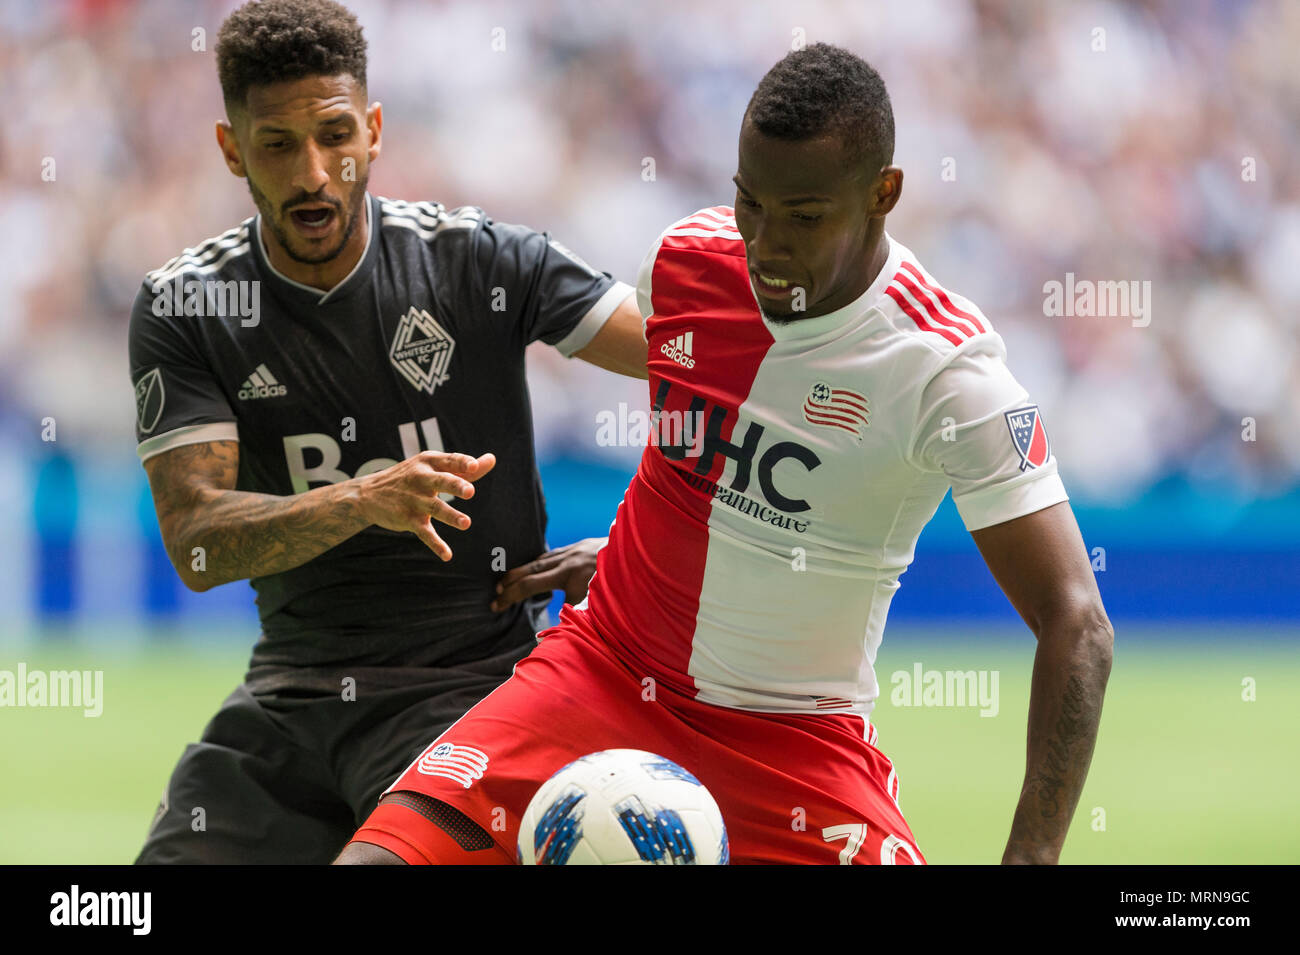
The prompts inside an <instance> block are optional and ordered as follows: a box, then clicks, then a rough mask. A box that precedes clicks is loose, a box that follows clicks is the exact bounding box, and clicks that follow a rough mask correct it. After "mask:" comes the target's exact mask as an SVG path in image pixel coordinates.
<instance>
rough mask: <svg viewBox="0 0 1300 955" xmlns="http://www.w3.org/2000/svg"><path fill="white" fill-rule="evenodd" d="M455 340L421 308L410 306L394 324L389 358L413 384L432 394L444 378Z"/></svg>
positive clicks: (445, 377)
mask: <svg viewBox="0 0 1300 955" xmlns="http://www.w3.org/2000/svg"><path fill="white" fill-rule="evenodd" d="M455 348H456V341H455V339H453V338H452V337H451V336H450V335H449V334H447V330H446V329H445V328H443V327H442V326H441V325H439V324H438V323H437V321H435V320H434V317H433V316H432V315H430V314H429V313H428V312H426V311H424V310H423V309H417V308H416V307H415V306H414V305H412V306H411V307H410V308H409V309H407V311H406V314H405V315H403V316H402V319H401V321H399V322H398V323H397V332H396V333H395V334H394V335H393V344H392V346H391V347H390V348H389V349H388V357H389V358H390V359H391V360H392V362H393V367H394V368H396V369H397V370H398V371H399V372H400V373H401V375H402V377H403V378H405V379H406V380H407V381H409V382H410V383H411V385H412V386H413V387H415V388H416V389H418V390H420V391H427V392H428V393H429V394H433V389H434V388H436V387H438V386H439V385H441V384H443V383H445V382H446V381H447V368H448V366H449V365H450V364H451V353H452V352H453V351H454V350H455Z"/></svg>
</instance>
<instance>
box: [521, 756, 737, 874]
mask: <svg viewBox="0 0 1300 955" xmlns="http://www.w3.org/2000/svg"><path fill="white" fill-rule="evenodd" d="M517 852H518V857H519V862H520V864H522V865H726V864H727V862H728V860H729V857H730V851H729V849H728V847H727V827H726V825H725V824H724V823H723V821H722V813H721V812H719V811H718V804H717V803H716V802H714V801H713V797H712V796H711V795H709V791H708V790H707V789H705V788H704V786H703V785H702V784H701V783H700V781H699V780H698V779H696V778H695V777H694V776H692V775H691V774H690V773H688V772H687V771H686V770H684V769H682V767H680V766H678V765H677V764H676V763H674V762H673V761H672V760H670V759H665V758H664V757H662V756H656V755H655V754H654V753H646V752H643V751H641V750H639V749H607V750H604V751H603V752H600V753H592V754H590V755H589V756H583V757H582V758H581V759H577V760H574V761H573V762H572V763H569V765H567V766H565V767H564V768H563V769H561V770H560V771H559V772H557V773H556V774H555V775H554V776H552V777H551V778H550V779H548V780H547V781H546V782H545V783H543V784H542V786H541V788H540V789H538V790H537V793H536V794H535V795H534V796H533V798H532V801H531V802H529V804H528V808H527V809H525V810H524V817H523V819H522V820H521V822H520V824H519V843H518V846H517Z"/></svg>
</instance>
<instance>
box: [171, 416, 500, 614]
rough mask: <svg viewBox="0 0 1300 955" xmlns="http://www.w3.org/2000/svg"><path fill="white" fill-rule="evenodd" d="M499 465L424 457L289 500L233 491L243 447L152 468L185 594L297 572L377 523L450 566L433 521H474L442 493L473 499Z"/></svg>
mask: <svg viewBox="0 0 1300 955" xmlns="http://www.w3.org/2000/svg"><path fill="white" fill-rule="evenodd" d="M495 465H496V458H495V457H494V456H493V455H491V454H485V455H481V456H480V457H478V458H474V457H471V456H470V455H466V454H455V453H447V452H442V451H422V452H420V453H419V454H416V455H413V456H412V457H409V458H407V459H406V460H405V461H401V462H399V463H397V464H395V465H393V466H391V467H388V468H385V469H383V470H382V471H377V472H374V473H373V474H368V475H365V476H364V477H358V478H352V479H351V480H349V481H343V482H340V483H338V484H330V485H326V486H325V487H319V488H315V489H313V490H310V491H305V492H303V493H301V494H294V495H292V496H288V497H282V496H279V495H275V494H258V493H254V492H249V491H238V490H235V481H236V478H237V476H238V472H239V442H237V441H213V442H209V443H206V444H193V445H185V446H182V447H179V448H175V449H173V450H171V451H168V452H166V453H165V454H162V455H158V456H157V457H156V458H151V459H150V460H149V461H147V462H146V463H145V470H146V471H147V472H148V474H149V484H150V487H151V489H152V490H153V498H154V507H155V509H156V510H157V512H158V525H159V527H160V529H161V530H162V536H163V543H164V544H165V546H166V547H167V553H168V556H169V557H171V560H172V564H173V565H174V566H175V567H176V571H177V573H179V574H180V576H181V579H182V580H183V581H184V582H185V584H186V586H187V587H190V588H191V589H193V590H207V589H209V588H211V587H216V586H217V585H219V584H225V583H229V582H230V581H232V580H243V579H245V578H248V577H262V576H266V575H267V574H278V573H282V572H284V571H286V570H292V569H293V568H295V567H299V566H301V565H303V564H305V563H306V562H307V561H309V560H311V559H312V558H314V557H317V556H319V555H320V554H322V553H324V552H325V551H327V550H329V549H330V548H331V547H334V546H335V545H337V544H340V543H342V542H343V541H345V540H347V539H348V538H349V537H351V536H352V535H354V534H356V533H357V532H358V531H360V530H362V529H363V528H366V527H369V526H371V525H372V524H374V525H378V526H380V527H384V528H388V529H389V530H396V531H409V532H410V533H413V534H415V535H416V536H417V537H419V538H420V540H422V541H423V542H424V543H425V545H426V546H427V547H428V548H429V549H430V550H432V551H433V552H434V553H435V554H437V555H438V556H439V557H440V558H442V559H443V560H450V559H451V548H450V547H448V546H447V544H446V543H445V542H444V541H443V540H442V538H441V537H439V536H438V534H437V533H436V532H435V531H434V529H433V523H432V522H433V521H434V520H437V521H440V522H442V523H444V524H447V525H449V526H451V527H454V528H457V529H458V530H465V529H466V528H468V527H469V525H470V519H469V517H468V516H466V515H465V514H462V513H461V512H460V511H457V510H456V509H455V508H453V507H451V506H450V505H449V504H447V503H446V502H445V501H443V500H441V499H440V498H439V497H438V495H439V494H442V493H446V494H451V495H453V496H454V497H458V498H461V499H465V500H468V499H469V498H470V497H473V495H474V485H473V484H472V483H471V482H473V481H477V480H478V479H479V478H481V477H483V476H484V475H486V474H488V473H489V472H490V471H491V470H492V468H493V467H494V466H495Z"/></svg>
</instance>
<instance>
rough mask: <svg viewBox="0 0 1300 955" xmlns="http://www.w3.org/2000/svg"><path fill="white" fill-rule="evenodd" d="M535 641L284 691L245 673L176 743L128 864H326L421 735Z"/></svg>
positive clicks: (489, 685) (486, 687)
mask: <svg viewBox="0 0 1300 955" xmlns="http://www.w3.org/2000/svg"><path fill="white" fill-rule="evenodd" d="M535 646H536V643H535V642H534V641H532V640H529V641H528V642H527V643H526V644H525V645H523V646H518V647H514V648H512V649H510V650H508V651H505V652H502V653H498V654H496V655H494V656H491V657H488V658H486V659H483V660H479V661H475V662H472V663H461V664H457V665H454V666H447V667H400V668H398V667H355V668H353V669H351V670H348V671H346V673H345V672H343V671H335V672H333V673H330V674H328V675H327V674H322V673H319V672H318V673H316V674H314V675H313V676H314V679H311V680H306V681H302V680H299V681H294V682H295V684H296V685H293V686H289V685H281V686H279V687H277V686H276V683H277V681H276V680H274V679H272V680H259V679H250V682H246V683H244V684H242V685H240V686H239V687H238V688H236V689H235V691H234V692H233V693H231V694H230V696H229V697H228V698H227V699H226V701H225V703H223V704H222V706H221V709H220V710H219V711H218V712H217V715H216V716H214V717H213V718H212V721H211V722H210V723H209V724H208V726H207V728H206V729H205V730H204V731H203V738H202V739H201V740H200V741H199V742H197V743H192V744H190V745H189V746H187V747H186V748H185V752H184V754H183V755H182V756H181V759H180V762H179V763H178V764H177V765H176V769H175V770H174V771H173V772H172V776H171V779H170V781H169V782H168V783H167V789H166V790H165V791H164V792H163V798H162V802H161V803H160V804H159V806H158V811H157V814H156V815H155V817H154V822H153V825H152V827H151V828H150V830H149V835H148V838H147V839H146V841H145V844H144V848H143V849H142V850H141V851H140V855H139V857H138V858H137V859H136V863H137V864H149V863H236V864H240V863H243V864H247V863H253V864H256V863H282V864H293V863H299V864H326V863H329V862H331V861H332V860H333V859H334V857H335V856H337V855H338V853H339V851H340V850H341V849H342V848H343V845H344V843H346V842H347V841H348V839H350V838H351V836H352V834H353V833H354V832H355V831H356V829H357V827H358V826H359V825H360V824H361V823H362V822H363V821H364V820H365V818H366V817H367V816H368V815H369V814H370V812H371V810H372V809H374V808H375V804H376V803H377V801H378V799H379V794H380V793H382V792H383V791H384V789H385V788H387V787H388V786H389V785H390V784H391V783H392V782H393V780H394V779H396V778H397V776H398V774H399V773H401V772H402V770H404V769H405V768H406V767H407V766H408V765H409V764H410V763H411V761H412V760H414V759H415V758H416V757H417V756H419V755H420V752H421V751H422V750H423V749H424V748H425V747H426V746H427V745H428V743H429V740H431V739H433V738H434V737H436V736H438V735H440V734H441V733H442V732H443V731H444V730H446V729H447V727H449V726H450V725H451V724H452V723H454V722H455V721H456V720H458V719H460V717H461V716H463V715H464V714H465V711H466V710H468V709H469V708H470V707H472V706H474V704H476V703H478V702H479V701H480V700H481V699H483V697H485V696H487V695H488V694H489V693H490V692H492V691H493V690H494V689H496V688H497V687H498V686H500V685H501V683H503V682H504V681H505V680H506V679H508V678H509V676H510V674H511V672H512V671H513V669H514V664H515V663H516V662H518V661H519V660H521V659H523V657H525V656H526V655H527V654H528V653H529V652H530V651H532V650H533V649H534V647H535ZM250 678H251V674H250ZM345 679H348V680H354V681H355V685H354V686H348V685H347V684H345V683H344V680H345ZM280 682H281V683H283V682H285V681H280Z"/></svg>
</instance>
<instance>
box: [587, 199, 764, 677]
mask: <svg viewBox="0 0 1300 955" xmlns="http://www.w3.org/2000/svg"><path fill="white" fill-rule="evenodd" d="M727 211H728V212H729V211H730V210H727ZM650 298H651V301H650V305H651V308H652V310H653V312H652V314H651V315H650V317H649V318H648V319H647V320H646V339H647V342H648V344H649V360H648V362H647V369H648V370H649V373H650V381H649V390H650V400H651V403H652V405H653V403H654V402H655V400H656V396H658V395H659V394H660V391H661V389H662V388H663V387H664V386H665V384H666V385H667V391H666V394H665V397H664V399H663V407H662V409H661V412H662V414H661V418H662V416H663V415H672V414H673V413H679V414H681V415H683V419H682V420H684V421H685V420H690V421H692V422H694V420H695V419H693V418H688V417H685V416H688V415H691V414H692V413H693V412H692V402H694V406H695V409H696V411H697V412H701V413H702V416H703V424H704V425H705V427H707V426H708V422H709V421H710V420H711V419H712V420H717V419H714V418H713V416H714V415H721V416H722V417H721V421H720V426H719V427H718V430H717V437H718V438H719V439H720V440H722V441H725V442H732V441H733V432H734V431H735V429H736V424H737V421H738V417H739V416H738V409H739V408H740V406H741V405H742V404H743V403H744V402H745V401H746V399H747V398H748V397H749V391H750V388H751V387H752V385H753V382H754V378H755V376H756V375H757V374H758V369H759V366H760V365H761V364H762V362H763V359H764V357H765V356H766V355H767V352H768V350H769V349H770V348H771V346H772V344H773V341H774V340H773V338H772V335H771V333H770V332H768V330H767V327H766V326H765V325H764V324H763V321H762V318H761V317H760V315H759V312H758V304H757V302H755V300H754V293H753V290H752V289H751V288H750V285H749V269H748V267H747V265H746V259H745V251H744V245H743V243H741V242H740V241H739V240H737V239H730V238H713V237H701V236H672V235H668V234H666V235H665V236H664V238H663V239H662V241H661V244H660V247H659V252H658V254H657V255H656V257H655V261H654V264H653V266H652V267H651V274H650ZM688 332H690V333H692V345H691V353H692V354H691V357H692V358H693V360H694V366H693V367H691V368H686V367H684V366H683V365H681V364H678V363H677V362H675V361H673V360H672V358H670V357H669V356H668V355H665V354H664V353H663V352H662V350H661V349H662V347H663V346H664V345H666V344H669V343H671V342H673V341H674V340H675V339H677V338H678V337H679V336H681V335H684V334H686V333H688ZM670 351H671V349H670ZM744 427H746V428H747V427H750V425H749V424H745V425H744ZM702 437H703V436H701V438H699V439H697V446H698V442H699V441H701V440H702ZM737 438H739V439H740V440H743V436H737ZM728 460H730V459H729V458H727V457H726V456H725V455H723V454H721V453H716V454H714V455H713V456H712V459H711V460H710V459H707V458H701V457H699V456H697V457H682V458H681V459H680V460H672V459H670V458H669V457H668V456H667V455H665V453H664V449H661V448H660V447H658V446H657V445H654V444H652V445H651V446H649V447H647V448H646V450H645V452H644V453H643V454H642V455H641V465H640V467H639V468H638V469H637V473H636V476H635V477H634V478H633V479H632V483H631V485H630V486H629V487H628V490H627V493H626V494H625V495H624V497H623V503H622V504H621V505H620V506H619V509H618V515H617V517H616V519H615V521H614V525H613V527H611V528H610V533H609V546H607V547H605V548H603V549H602V550H601V552H600V556H599V558H598V559H597V566H596V575H595V577H593V578H592V581H591V585H590V588H589V590H588V594H587V606H588V610H589V617H588V619H589V621H590V623H591V624H592V626H593V627H595V629H596V632H597V633H599V634H600V635H601V637H602V638H603V639H604V640H605V641H606V642H607V643H608V644H610V646H611V647H613V648H614V649H615V650H616V651H617V652H618V654H619V655H620V656H621V657H622V658H623V659H624V660H626V661H628V662H629V664H630V665H632V666H633V667H634V668H635V669H637V670H638V672H639V675H640V676H641V677H642V678H644V677H646V676H650V677H654V678H655V679H656V680H657V681H659V682H662V683H664V684H665V685H667V686H669V687H672V688H673V689H676V690H678V691H679V692H683V693H686V694H687V695H690V696H694V695H695V692H696V687H695V685H694V681H691V680H688V679H687V680H685V685H683V682H684V678H685V677H686V675H687V674H689V673H690V658H691V652H692V649H693V641H694V637H695V629H696V618H697V617H698V614H699V610H700V592H701V589H702V587H703V583H704V572H705V563H706V561H707V558H708V552H709V517H710V515H711V513H712V509H713V501H714V482H716V481H717V480H718V479H719V477H721V475H722V474H723V469H724V468H725V466H726V464H727V461H728ZM706 464H707V470H706V471H703V472H697V470H696V469H697V467H700V466H704V465H706Z"/></svg>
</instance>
